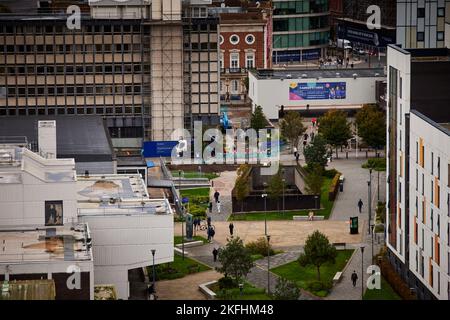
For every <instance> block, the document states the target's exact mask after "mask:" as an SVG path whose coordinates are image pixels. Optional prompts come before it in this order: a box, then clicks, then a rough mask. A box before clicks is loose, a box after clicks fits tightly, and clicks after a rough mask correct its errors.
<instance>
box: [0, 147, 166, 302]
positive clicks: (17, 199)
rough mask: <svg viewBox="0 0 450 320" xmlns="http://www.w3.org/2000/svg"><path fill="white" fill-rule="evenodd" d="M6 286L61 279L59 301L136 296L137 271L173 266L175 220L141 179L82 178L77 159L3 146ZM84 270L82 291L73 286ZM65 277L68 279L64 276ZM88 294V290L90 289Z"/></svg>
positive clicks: (0, 174) (1, 270) (0, 235)
mask: <svg viewBox="0 0 450 320" xmlns="http://www.w3.org/2000/svg"><path fill="white" fill-rule="evenodd" d="M0 243H1V244H0V246H3V250H1V249H0V281H2V280H5V279H6V280H8V279H11V280H12V279H17V280H33V279H56V280H55V283H56V298H57V299H61V298H65V299H93V287H94V284H114V285H115V287H116V289H117V293H118V298H120V299H128V298H129V297H130V288H129V282H130V281H129V271H130V270H132V269H136V268H145V267H148V266H151V265H152V264H153V262H152V252H151V251H152V250H156V254H155V264H160V263H166V262H170V261H173V215H172V209H171V207H170V204H169V202H168V200H167V199H166V198H161V199H155V198H152V199H150V197H149V194H148V192H147V186H146V184H145V182H144V181H143V179H142V177H141V176H140V175H139V174H132V175H114V174H111V175H96V176H92V175H88V174H87V175H85V176H78V177H77V176H76V171H75V162H74V160H73V159H48V158H44V157H42V156H41V155H38V154H36V153H34V152H32V151H30V150H29V149H27V148H26V147H24V146H14V145H11V144H5V145H0ZM73 272H81V279H80V283H81V289H77V288H75V289H76V290H81V291H70V290H72V289H68V286H67V285H66V283H67V279H68V277H70V276H72V273H73ZM64 276H65V277H64ZM86 290H87V291H86Z"/></svg>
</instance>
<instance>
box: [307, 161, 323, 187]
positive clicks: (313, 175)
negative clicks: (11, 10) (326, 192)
mask: <svg viewBox="0 0 450 320" xmlns="http://www.w3.org/2000/svg"><path fill="white" fill-rule="evenodd" d="M304 181H305V189H306V192H308V193H309V194H320V193H321V191H322V185H323V168H322V167H321V166H320V165H318V164H314V165H313V166H312V167H311V168H309V169H308V174H307V175H306V176H305V177H304Z"/></svg>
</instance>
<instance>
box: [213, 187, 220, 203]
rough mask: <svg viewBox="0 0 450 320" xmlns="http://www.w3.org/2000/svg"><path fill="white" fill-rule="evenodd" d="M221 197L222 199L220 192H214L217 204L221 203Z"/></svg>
mask: <svg viewBox="0 0 450 320" xmlns="http://www.w3.org/2000/svg"><path fill="white" fill-rule="evenodd" d="M219 197H220V193H219V191H217V190H216V192H214V200H216V203H217V201H219Z"/></svg>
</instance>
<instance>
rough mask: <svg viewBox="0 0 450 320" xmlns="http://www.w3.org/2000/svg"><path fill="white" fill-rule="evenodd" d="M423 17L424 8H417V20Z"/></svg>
mask: <svg viewBox="0 0 450 320" xmlns="http://www.w3.org/2000/svg"><path fill="white" fill-rule="evenodd" d="M424 17H425V8H417V18H424Z"/></svg>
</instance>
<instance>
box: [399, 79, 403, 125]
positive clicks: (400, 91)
mask: <svg viewBox="0 0 450 320" xmlns="http://www.w3.org/2000/svg"><path fill="white" fill-rule="evenodd" d="M402 84H403V79H402V77H400V85H399V87H398V90H399V96H400V99H401V98H402V94H403V90H402ZM401 115H402V113H401V111H400V116H401ZM400 121H401V120H400ZM400 124H401V122H400Z"/></svg>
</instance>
